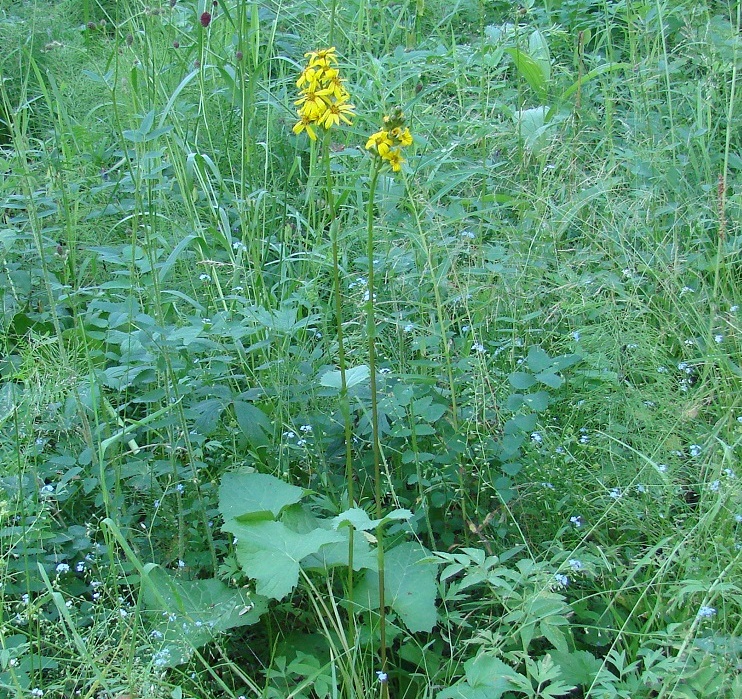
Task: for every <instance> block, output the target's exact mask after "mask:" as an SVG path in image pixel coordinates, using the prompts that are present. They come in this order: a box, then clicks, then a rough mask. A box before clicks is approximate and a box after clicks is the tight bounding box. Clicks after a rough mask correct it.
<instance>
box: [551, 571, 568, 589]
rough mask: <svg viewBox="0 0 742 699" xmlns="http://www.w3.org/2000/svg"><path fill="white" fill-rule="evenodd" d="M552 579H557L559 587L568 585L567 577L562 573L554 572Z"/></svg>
mask: <svg viewBox="0 0 742 699" xmlns="http://www.w3.org/2000/svg"><path fill="white" fill-rule="evenodd" d="M554 580H556V581H557V583H558V584H559V586H560V587H567V585H569V578H568V577H567V576H566V575H564V573H555V574H554Z"/></svg>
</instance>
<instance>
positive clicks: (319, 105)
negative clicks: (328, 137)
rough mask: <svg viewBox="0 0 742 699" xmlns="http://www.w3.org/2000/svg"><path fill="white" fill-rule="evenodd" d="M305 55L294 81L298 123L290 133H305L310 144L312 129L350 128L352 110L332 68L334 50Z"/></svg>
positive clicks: (347, 95) (313, 132) (338, 74)
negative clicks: (297, 90)
mask: <svg viewBox="0 0 742 699" xmlns="http://www.w3.org/2000/svg"><path fill="white" fill-rule="evenodd" d="M305 55H306V56H307V58H309V61H308V63H307V66H306V68H304V70H303V71H302V72H301V75H300V76H299V79H298V80H297V81H296V86H297V87H298V88H299V90H300V92H299V99H298V100H296V102H294V104H296V105H297V106H298V107H299V109H298V113H299V121H298V122H297V123H296V124H295V125H294V133H295V134H300V133H301V132H302V131H306V132H307V134H308V135H309V138H311V139H312V140H313V141H314V140H316V139H317V134H316V133H315V131H314V127H315V126H321V127H323V128H324V129H329V128H330V127H332V126H334V125H339V124H340V122H341V121H343V122H345V123H346V124H351V123H352V122H351V120H350V117H353V116H355V113H354V112H353V110H354V109H355V107H354V106H353V105H352V104H350V95H349V94H348V91H347V90H346V89H345V87H344V86H343V83H344V82H345V80H343V79H342V78H341V77H340V72H339V71H338V69H337V68H336V67H335V65H336V64H337V56H336V55H335V47H334V46H333V47H332V48H329V49H322V50H320V51H310V52H309V53H307V54H305Z"/></svg>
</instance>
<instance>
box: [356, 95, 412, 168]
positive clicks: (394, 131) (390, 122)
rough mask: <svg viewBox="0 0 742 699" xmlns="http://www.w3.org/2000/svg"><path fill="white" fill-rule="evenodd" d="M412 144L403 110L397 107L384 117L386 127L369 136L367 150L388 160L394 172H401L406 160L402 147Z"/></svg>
mask: <svg viewBox="0 0 742 699" xmlns="http://www.w3.org/2000/svg"><path fill="white" fill-rule="evenodd" d="M411 144H412V134H411V133H410V129H409V127H407V126H405V119H404V114H403V113H402V110H401V109H400V108H399V107H397V109H395V110H394V112H393V113H392V114H391V116H385V117H384V128H382V129H381V130H380V131H377V132H376V133H374V134H371V135H370V136H369V138H368V141H366V150H370V151H372V152H373V153H375V154H376V155H378V156H379V157H380V158H381V159H382V160H386V161H387V162H388V163H389V164H390V165H391V166H392V170H393V171H394V172H399V171H400V170H401V169H402V163H403V162H404V158H403V157H402V148H406V147H407V146H409V145H411Z"/></svg>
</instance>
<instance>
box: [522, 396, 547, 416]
mask: <svg viewBox="0 0 742 699" xmlns="http://www.w3.org/2000/svg"><path fill="white" fill-rule="evenodd" d="M524 402H525V404H526V405H527V406H528V407H529V408H531V409H532V410H535V411H536V412H537V413H540V412H541V411H543V410H546V408H548V407H549V394H548V393H547V392H546V391H537V392H536V393H530V394H528V395H527V396H525V397H524Z"/></svg>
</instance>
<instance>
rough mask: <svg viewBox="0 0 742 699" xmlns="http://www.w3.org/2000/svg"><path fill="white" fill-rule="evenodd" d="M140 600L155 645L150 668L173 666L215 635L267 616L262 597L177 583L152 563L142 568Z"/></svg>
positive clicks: (208, 584)
mask: <svg viewBox="0 0 742 699" xmlns="http://www.w3.org/2000/svg"><path fill="white" fill-rule="evenodd" d="M144 570H145V576H144V578H143V590H142V591H143V594H144V601H145V604H146V605H147V608H148V610H149V611H150V613H151V619H152V623H151V629H152V633H151V638H152V639H153V640H154V641H155V645H157V643H156V642H157V641H159V650H158V651H157V652H156V653H155V661H154V662H155V664H156V665H157V666H159V667H174V666H176V665H179V664H181V663H183V662H185V661H186V660H188V659H189V658H190V657H191V655H192V654H193V651H194V650H195V649H197V648H200V647H201V646H203V645H204V644H206V643H208V642H209V641H211V640H212V639H213V638H214V637H215V635H216V634H218V633H220V632H223V631H227V630H228V629H232V628H235V627H238V626H247V625H249V624H254V623H256V622H257V621H258V620H259V619H260V617H261V615H262V614H263V613H264V612H265V611H267V609H268V604H267V600H266V599H265V597H261V596H260V595H249V594H247V593H246V592H245V591H244V590H242V589H240V590H234V589H231V588H229V587H227V586H226V585H225V584H224V583H223V582H221V581H220V580H216V579H214V578H210V579H207V580H180V579H178V578H175V577H173V576H172V575H170V574H169V573H168V572H167V571H165V570H164V569H162V568H160V567H159V566H157V565H155V564H148V565H147V566H145V569H144Z"/></svg>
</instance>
